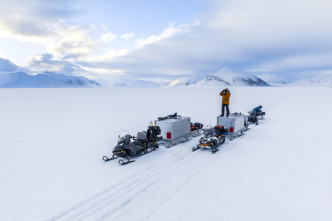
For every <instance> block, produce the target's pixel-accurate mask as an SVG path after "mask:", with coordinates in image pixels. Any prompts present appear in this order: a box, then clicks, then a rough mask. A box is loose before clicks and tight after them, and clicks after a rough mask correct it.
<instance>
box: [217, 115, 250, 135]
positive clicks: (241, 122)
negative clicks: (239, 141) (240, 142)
mask: <svg viewBox="0 0 332 221" xmlns="http://www.w3.org/2000/svg"><path fill="white" fill-rule="evenodd" d="M217 125H221V126H224V127H225V128H228V132H229V135H230V137H231V139H232V138H235V137H236V136H238V135H240V134H242V133H243V131H245V130H247V127H246V125H247V123H246V119H245V116H244V115H243V114H241V113H232V114H230V115H229V117H222V116H218V117H217Z"/></svg>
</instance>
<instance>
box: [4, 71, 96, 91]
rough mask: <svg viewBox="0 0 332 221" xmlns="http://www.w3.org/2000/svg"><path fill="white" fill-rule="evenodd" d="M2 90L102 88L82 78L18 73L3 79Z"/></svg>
mask: <svg viewBox="0 0 332 221" xmlns="http://www.w3.org/2000/svg"><path fill="white" fill-rule="evenodd" d="M0 87H1V88H85V87H100V84H99V83H98V82H96V81H93V80H89V79H87V78H85V77H82V76H68V75H64V74H55V73H52V72H47V73H44V74H37V75H29V74H27V73H25V72H17V73H11V74H8V75H7V76H5V77H2V79H1V81H0Z"/></svg>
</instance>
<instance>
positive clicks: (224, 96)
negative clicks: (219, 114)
mask: <svg viewBox="0 0 332 221" xmlns="http://www.w3.org/2000/svg"><path fill="white" fill-rule="evenodd" d="M220 96H222V104H229V98H230V96H231V93H230V92H228V91H226V93H225V94H224V93H223V92H220Z"/></svg>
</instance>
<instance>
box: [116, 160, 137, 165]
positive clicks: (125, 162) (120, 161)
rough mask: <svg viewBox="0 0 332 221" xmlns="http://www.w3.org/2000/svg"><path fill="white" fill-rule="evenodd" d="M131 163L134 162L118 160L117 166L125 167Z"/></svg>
mask: <svg viewBox="0 0 332 221" xmlns="http://www.w3.org/2000/svg"><path fill="white" fill-rule="evenodd" d="M132 162H135V160H128V161H124V160H119V164H121V165H126V164H129V163H132Z"/></svg>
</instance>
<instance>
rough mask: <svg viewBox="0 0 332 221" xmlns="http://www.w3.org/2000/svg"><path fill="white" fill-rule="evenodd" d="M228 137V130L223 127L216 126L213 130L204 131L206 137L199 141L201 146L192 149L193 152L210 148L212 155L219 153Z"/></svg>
mask: <svg viewBox="0 0 332 221" xmlns="http://www.w3.org/2000/svg"><path fill="white" fill-rule="evenodd" d="M227 135H228V129H227V128H224V127H223V126H221V125H216V126H215V127H213V128H209V129H206V130H205V131H204V136H203V137H201V139H200V140H199V144H197V146H196V147H193V148H192V151H196V150H198V149H200V148H204V149H207V148H210V149H211V150H212V153H215V152H217V151H218V150H219V149H218V147H219V146H220V145H221V144H223V143H224V142H225V140H226V137H227Z"/></svg>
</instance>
